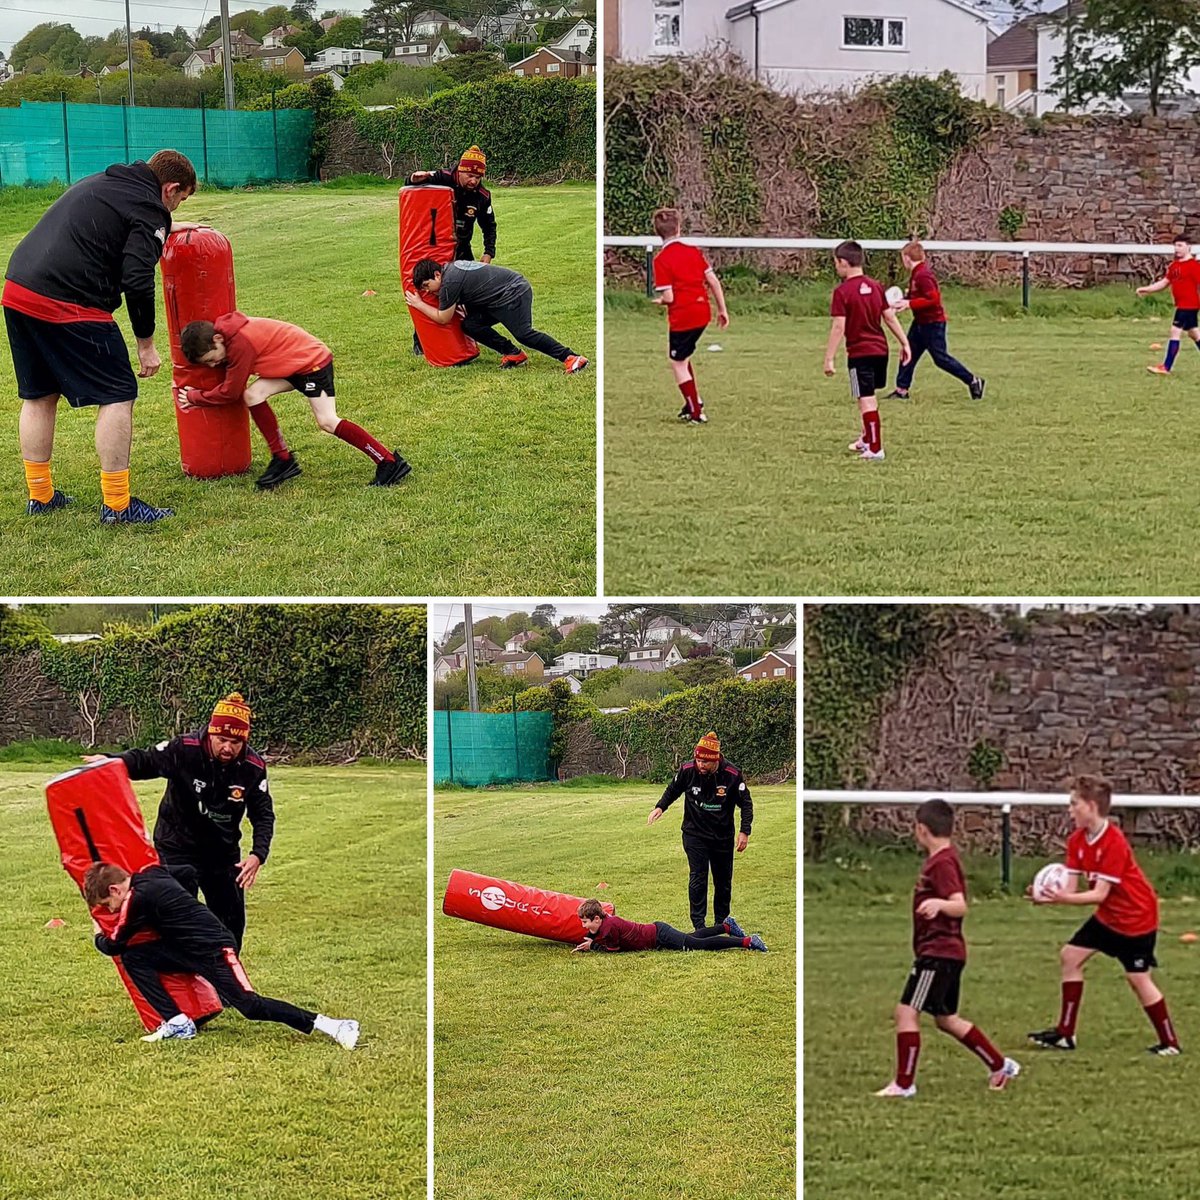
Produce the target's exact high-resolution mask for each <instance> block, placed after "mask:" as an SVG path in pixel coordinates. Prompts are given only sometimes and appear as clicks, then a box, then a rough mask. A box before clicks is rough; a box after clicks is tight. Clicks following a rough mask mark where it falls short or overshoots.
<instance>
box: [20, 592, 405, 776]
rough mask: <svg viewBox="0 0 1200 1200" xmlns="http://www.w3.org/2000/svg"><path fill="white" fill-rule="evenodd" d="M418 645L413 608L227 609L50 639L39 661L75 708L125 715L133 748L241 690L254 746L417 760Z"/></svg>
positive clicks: (195, 722)
mask: <svg viewBox="0 0 1200 1200" xmlns="http://www.w3.org/2000/svg"><path fill="white" fill-rule="evenodd" d="M0 616H3V623H2V624H0V631H4V632H8V633H10V634H11V635H16V637H15V638H14V640H15V641H17V642H23V643H24V644H25V645H26V647H28V645H29V643H28V640H27V637H26V636H25V635H26V634H27V632H28V631H27V629H25V628H22V627H21V626H22V624H23V622H22V621H21V614H19V613H18V614H15V615H14V614H9V615H7V616H5V615H4V614H3V612H2V611H0ZM43 628H44V627H43ZM6 642H8V638H6V637H3V636H0V655H2V654H4V653H5V649H4V647H5V643H6ZM425 644H426V629H425V610H424V609H423V608H421V607H417V606H407V607H394V608H385V607H379V606H370V605H341V604H315V605H281V604H228V605H211V606H204V607H197V608H194V609H190V610H188V611H187V612H182V613H178V614H176V615H173V616H169V617H166V618H164V619H163V620H161V621H159V622H158V624H156V625H154V626H151V627H150V628H134V627H131V626H120V625H118V626H112V627H110V628H109V629H107V630H106V632H105V633H104V635H103V636H102V637H101V638H98V639H96V640H93V641H89V642H81V643H68V644H63V643H59V642H56V641H54V640H53V639H51V638H50V637H49V636H48V634H47V635H45V636H44V637H43V638H42V639H41V640H40V647H41V649H40V653H41V666H42V670H43V671H44V673H45V674H46V676H47V677H48V678H49V679H51V680H52V681H53V682H55V683H57V684H58V685H59V686H60V687H61V688H62V689H63V690H64V691H65V692H66V693H67V695H68V696H70V697H71V698H72V699H75V700H76V702H77V704H78V705H79V706H80V708H81V711H82V710H83V708H84V707H86V708H87V709H88V711H89V712H90V714H91V716H92V718H93V719H102V718H103V717H104V715H106V714H110V713H114V712H121V713H125V714H127V715H128V720H129V726H130V730H131V733H132V737H131V743H140V744H148V743H150V742H153V741H156V740H159V739H161V738H164V737H168V736H171V735H174V734H177V733H180V732H182V731H184V730H187V729H190V728H196V727H197V726H199V725H200V724H201V723H202V722H204V721H206V720H207V718H208V715H209V713H210V712H211V711H212V705H213V702H214V700H216V699H218V698H219V697H220V696H222V695H224V694H226V693H227V692H230V691H240V692H242V693H243V694H244V695H245V696H246V698H247V700H248V701H249V702H250V705H251V707H252V709H253V710H254V721H253V734H252V738H251V740H252V741H253V743H254V744H255V746H256V747H257V748H259V749H260V750H267V751H270V752H272V753H295V752H320V751H323V750H326V749H328V748H330V747H335V746H337V747H342V748H347V749H349V750H350V752H352V753H355V754H359V755H370V756H374V757H380V758H394V757H408V756H417V757H423V756H424V754H425V738H426V719H425V697H426V688H425Z"/></svg>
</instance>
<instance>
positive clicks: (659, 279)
mask: <svg viewBox="0 0 1200 1200" xmlns="http://www.w3.org/2000/svg"><path fill="white" fill-rule="evenodd" d="M708 270H709V264H708V259H707V258H705V256H704V251H703V250H701V249H699V247H697V246H689V245H688V244H687V243H686V242H681V241H679V240H678V238H676V239H675V240H673V241H670V242H667V244H666V245H665V246H663V248H662V249H661V250H660V251H659V252H658V253H657V254H656V255H655V256H654V287H655V290H656V291H660V292H661V291H662V290H663V288H671V289H672V292H673V293H674V297H675V298H674V299H673V300H672V301H671V303H670V304H668V305H667V327H668V328H669V329H672V330H684V329H703V328H704V326H705V325H707V324H708V323H709V321H711V320H712V307H711V305H710V304H709V302H708V285H707V284H706V283H705V282H704V276H705V273H706V272H707V271H708Z"/></svg>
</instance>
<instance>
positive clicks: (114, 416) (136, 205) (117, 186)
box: [0, 150, 196, 524]
mask: <svg viewBox="0 0 1200 1200" xmlns="http://www.w3.org/2000/svg"><path fill="white" fill-rule="evenodd" d="M195 190H196V172H195V169H194V168H193V167H192V164H191V163H190V162H189V161H188V160H187V158H185V157H184V156H183V155H182V154H180V153H178V152H177V151H175V150H160V151H159V152H158V153H157V154H155V155H154V156H153V157H152V158H151V159H150V161H149V162H135V163H132V164H129V165H124V164H118V165H116V166H112V167H109V168H108V170H106V171H104V172H102V173H100V174H98V175H89V176H88V177H87V178H86V179H81V180H80V181H79V182H78V183H76V184H75V185H74V186H72V187H70V188H68V189H67V190H66V191H65V192H64V193H63V194H62V195H61V196H60V197H59V198H58V199H57V200H56V201H55V202H54V203H53V204H52V205H51V206H50V207H49V208H48V209H47V210H46V211H45V212H44V213H43V214H42V216H41V219H40V220H39V221H38V223H37V224H36V225H35V226H34V227H33V228H32V229H31V230H30V231H29V232H28V233H27V234H26V235H25V237H24V238H23V239H22V240H21V242H20V243H19V244H18V246H17V248H16V249H15V250H14V251H13V254H12V258H11V259H9V263H8V270H7V271H6V272H5V284H4V293H3V296H2V297H0V303H2V304H3V307H4V320H5V326H6V328H7V332H8V342H9V348H10V351H11V353H12V360H13V369H14V373H15V375H16V380H17V392H18V394H19V395H20V397H21V400H22V409H21V431H20V433H21V439H20V440H21V457H22V458H23V459H24V462H25V479H26V485H27V487H28V491H29V504H28V508H27V511H28V513H29V515H30V516H40V515H42V514H44V513H47V512H50V511H52V510H53V509H56V508H61V507H63V506H64V505H66V504H68V503H69V502H70V497H68V496H64V495H63V494H62V493H61V492H58V491H55V489H54V484H53V480H52V478H51V470H50V458H51V451H52V450H53V448H54V423H55V416H56V414H57V411H58V400H59V397H60V396H65V397H66V398H67V401H68V403H69V404H70V405H71V407H72V408H81V407H86V406H92V405H94V406H96V407H97V414H96V451H97V454H98V455H99V458H100V490H101V493H102V496H103V504H102V507H101V510H100V519H101V520H102V521H103V522H105V523H106V524H113V523H123V522H130V521H133V522H139V523H144V522H147V521H153V520H158V519H160V518H161V517H163V516H169V515H170V513H169V511H168V510H166V509H155V508H153V507H152V506H151V505H148V504H145V503H143V502H142V501H140V500H137V499H136V498H131V496H130V494H129V452H130V446H131V443H132V440H133V402H134V400H135V399H136V398H137V381H136V380H135V379H134V375H133V370H132V369H131V367H130V365H129V351H128V349H127V348H126V346H125V341H124V339H123V338H122V336H121V332H120V330H119V329H118V328H117V325H116V323H115V321H114V320H113V316H112V314H113V313H114V312H115V311H116V310H117V309H118V308H119V307H120V305H121V297H122V294H124V297H125V306H126V308H127V310H128V312H129V322H130V324H131V325H132V326H133V333H134V337H135V338H136V339H137V356H138V363H139V365H140V369H139V371H138V375H139V376H140V377H141V378H143V379H148V378H149V377H150V376H152V375H154V374H155V373H156V372H157V371H158V369H159V367H160V366H161V365H162V363H161V360H160V359H159V356H158V351H157V350H156V349H155V346H154V303H155V267H156V266H157V265H158V260H159V258H160V257H161V255H162V252H163V248H164V246H165V245H166V240H167V235H168V234H169V233H170V232H171V229H172V216H171V214H172V213H173V212H174V210H175V209H176V208H178V207H179V205H180V204H182V203H183V201H184V200H186V199H187V198H188V196H190V195H191V194H192V192H194V191H195ZM174 227H175V228H185V226H182V225H176V226H174Z"/></svg>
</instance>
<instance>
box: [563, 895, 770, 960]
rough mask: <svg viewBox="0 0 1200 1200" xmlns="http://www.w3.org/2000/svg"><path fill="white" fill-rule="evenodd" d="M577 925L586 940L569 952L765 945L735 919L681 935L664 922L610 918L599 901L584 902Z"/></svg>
mask: <svg viewBox="0 0 1200 1200" xmlns="http://www.w3.org/2000/svg"><path fill="white" fill-rule="evenodd" d="M579 923H580V924H581V925H582V926H583V928H584V930H585V932H586V933H587V937H585V938H584V939H583V941H582V942H580V943H579V945H578V946H574V947H572V950H571V953H572V954H574V953H575V952H576V951H584V952H586V951H589V950H610V951H619V950H761V951H763V952H764V953H765V952H766V949H767V947H766V944H765V943H764V942H763V940H762V938H760V937H759V936H758V934H757V933H755V934H750V935H749V936H747V934H746V931H745V930H744V929H743V928H742V927H741V926H740V925H739V924H738V923H737V921H736V920H734V918H733V917H726V918H725V921H724V923H723V924H721V925H714V926H712V927H711V928H710V929H697V930H695V931H694V932H692V933H684V932H683V930H681V929H676V928H674V926H672V925H668V924H667V923H666V921H652V922H650V923H649V924H646V925H639V924H638V923H637V922H635V921H626V920H625V918H624V917H614V916H610V915H609V914H608V913H606V912H605V911H604V908H603V906H602V905H601V904H600V901H599V900H585V901H584V902H583V903H582V904H581V905H580V906H579Z"/></svg>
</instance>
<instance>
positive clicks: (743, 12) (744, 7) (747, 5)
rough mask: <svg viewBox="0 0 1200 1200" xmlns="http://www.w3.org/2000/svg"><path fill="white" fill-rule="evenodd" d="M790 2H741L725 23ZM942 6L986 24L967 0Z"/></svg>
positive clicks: (984, 16)
mask: <svg viewBox="0 0 1200 1200" xmlns="http://www.w3.org/2000/svg"><path fill="white" fill-rule="evenodd" d="M791 2H792V0H743V3H741V4H735V5H734V6H733V7H732V8H731V9H728V10H727V11H726V13H725V19H726V20H727V21H740V20H742V19H743V18H744V17H751V16H753V15H754V14H755V12H759V13H765V12H770V10H771V9H773V8H779V7H780V6H781V5H783V4H790V3H791ZM942 3H943V4H948V5H950V7H951V8H959V9H962V11H963V12H965V13H970V14H971V16H973V17H975V18H977V19H978V20H980V21H983V22H984V23H985V24H986V22H987V14H986V13H982V12H980V11H979V9H977V8H976V7H975V6H974V5H973V4H968V3H967V0H942Z"/></svg>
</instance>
